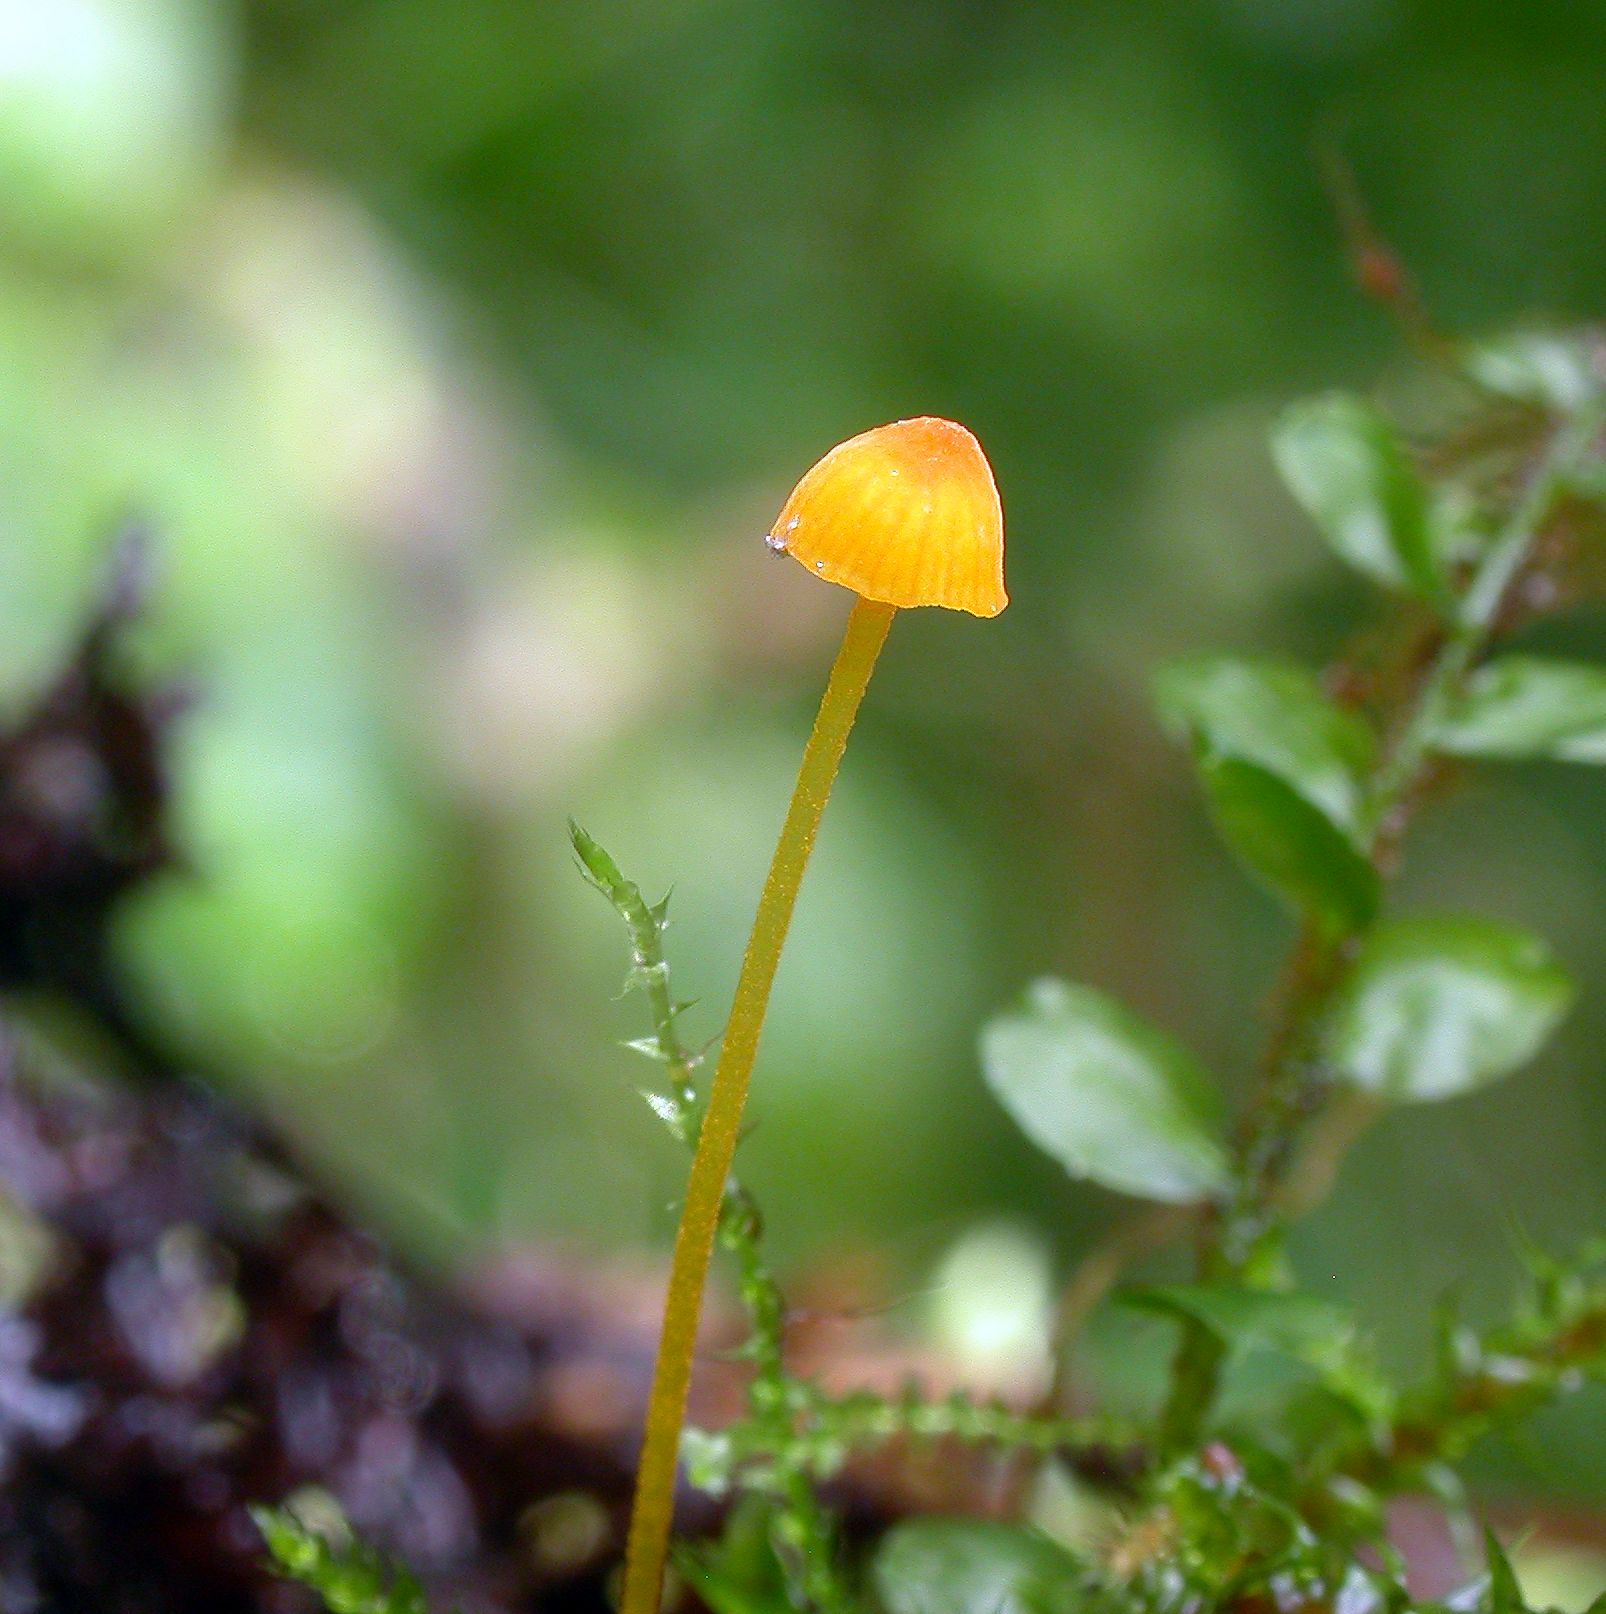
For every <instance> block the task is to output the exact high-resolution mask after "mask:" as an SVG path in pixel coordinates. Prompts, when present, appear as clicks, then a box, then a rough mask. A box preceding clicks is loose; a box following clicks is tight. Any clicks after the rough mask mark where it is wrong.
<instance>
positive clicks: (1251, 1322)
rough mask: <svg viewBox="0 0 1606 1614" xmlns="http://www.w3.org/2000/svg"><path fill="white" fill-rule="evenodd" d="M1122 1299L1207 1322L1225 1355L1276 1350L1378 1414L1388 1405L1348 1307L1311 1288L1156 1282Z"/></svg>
mask: <svg viewBox="0 0 1606 1614" xmlns="http://www.w3.org/2000/svg"><path fill="white" fill-rule="evenodd" d="M1117 1298H1119V1299H1120V1300H1121V1301H1122V1303H1123V1304H1125V1305H1128V1306H1135V1307H1138V1308H1139V1309H1141V1310H1144V1311H1153V1312H1159V1313H1161V1314H1162V1315H1164V1316H1169V1317H1174V1318H1176V1319H1177V1320H1178V1321H1183V1322H1194V1323H1198V1324H1200V1325H1201V1326H1202V1327H1204V1328H1205V1329H1207V1330H1208V1331H1209V1333H1210V1334H1211V1335H1212V1336H1213V1337H1214V1338H1215V1339H1216V1340H1217V1341H1218V1342H1219V1343H1220V1344H1221V1346H1222V1347H1223V1348H1224V1349H1225V1350H1226V1351H1227V1353H1228V1354H1229V1356H1239V1355H1243V1354H1246V1353H1248V1352H1250V1351H1273V1352H1275V1353H1276V1354H1278V1355H1279V1356H1286V1357H1289V1358H1290V1359H1292V1360H1293V1361H1296V1362H1303V1363H1305V1364H1306V1366H1308V1367H1312V1368H1314V1369H1315V1370H1316V1371H1317V1373H1318V1374H1319V1375H1320V1376H1321V1381H1322V1383H1323V1384H1324V1385H1325V1386H1326V1388H1327V1391H1328V1393H1329V1394H1334V1395H1337V1396H1338V1397H1340V1398H1341V1399H1342V1401H1343V1402H1344V1403H1345V1404H1346V1405H1348V1406H1349V1407H1350V1408H1351V1409H1353V1412H1357V1413H1359V1414H1360V1415H1361V1416H1362V1417H1363V1418H1366V1419H1368V1420H1372V1421H1374V1422H1375V1421H1377V1420H1380V1419H1383V1418H1386V1417H1387V1416H1388V1414H1389V1412H1390V1410H1391V1408H1392V1405H1393V1397H1392V1395H1391V1392H1390V1390H1389V1388H1388V1385H1387V1384H1386V1382H1385V1381H1384V1380H1383V1378H1382V1377H1381V1376H1380V1374H1379V1373H1378V1371H1377V1369H1376V1366H1375V1364H1374V1363H1373V1361H1372V1359H1371V1355H1370V1353H1369V1352H1368V1351H1366V1350H1364V1349H1363V1348H1362V1347H1361V1345H1360V1344H1359V1342H1358V1341H1357V1339H1356V1334H1355V1324H1354V1320H1353V1319H1352V1318H1351V1316H1350V1314H1349V1313H1348V1312H1347V1311H1346V1310H1345V1309H1344V1308H1343V1307H1342V1306H1337V1305H1334V1304H1333V1302H1332V1301H1330V1300H1322V1299H1321V1298H1319V1297H1318V1296H1316V1295H1306V1294H1291V1293H1271V1292H1267V1291H1265V1290H1258V1289H1240V1288H1237V1287H1235V1286H1232V1285H1228V1284H1203V1283H1198V1284H1160V1285H1155V1286H1152V1287H1149V1288H1142V1289H1126V1290H1122V1291H1121V1292H1120V1294H1119V1296H1118V1297H1117Z"/></svg>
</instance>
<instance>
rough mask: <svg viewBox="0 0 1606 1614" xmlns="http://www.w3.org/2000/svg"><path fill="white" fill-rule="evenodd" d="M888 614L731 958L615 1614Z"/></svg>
mask: <svg viewBox="0 0 1606 1614" xmlns="http://www.w3.org/2000/svg"><path fill="white" fill-rule="evenodd" d="M896 609H897V608H896V607H895V606H891V605H883V604H881V603H880V602H878V601H873V600H865V599H860V600H859V601H858V602H857V603H856V604H855V605H854V607H853V612H852V614H851V615H850V616H849V618H848V626H847V632H846V633H845V635H844V636H843V640H842V649H841V650H840V651H839V652H838V654H837V658H836V664H835V666H833V667H832V669H831V679H830V682H829V683H828V684H827V685H826V689H825V695H824V697H823V698H822V700H821V701H820V710H819V714H818V716H816V718H815V720H814V730H813V732H812V733H811V734H810V735H809V743H808V746H807V748H806V749H805V750H804V752H803V764H802V766H801V768H799V770H798V776H797V784H796V786H795V787H794V789H793V791H792V802H791V805H790V806H789V807H788V808H787V812H786V822H785V824H784V825H782V828H781V836H780V840H779V842H778V843H777V845H776V847H775V857H774V859H773V861H772V862H771V863H770V872H769V877H768V878H767V879H766V880H765V882H764V891H763V895H762V896H760V898H759V903H758V913H757V914H756V915H755V917H754V920H753V930H752V934H751V935H750V936H749V937H748V942H747V952H746V953H745V955H744V956H743V958H742V970H741V974H740V976H739V977H738V979H737V982H736V997H735V1001H734V1002H733V1003H732V1005H731V1016H730V1020H729V1022H728V1024H727V1025H726V1028H725V1037H724V1041H723V1043H722V1044H721V1046H720V1054H719V1064H718V1066H717V1067H716V1069H715V1071H714V1080H713V1084H712V1086H711V1087H710V1089H709V1094H708V1107H707V1109H706V1111H705V1112H704V1115H703V1120H702V1126H701V1128H700V1129H699V1132H698V1136H697V1152H696V1154H695V1155H694V1156H693V1157H692V1165H691V1176H690V1178H689V1179H688V1181H687V1184H686V1201H685V1205H684V1207H683V1208H682V1210H681V1215H680V1228H679V1230H678V1232H677V1233H676V1235H675V1254H674V1260H673V1263H672V1265H671V1267H670V1272H669V1293H668V1295H667V1297H666V1299H665V1301H664V1323H663V1332H662V1334H661V1335H660V1336H659V1341H658V1360H657V1364H656V1366H655V1367H654V1370H653V1382H652V1396H651V1399H650V1400H649V1402H648V1404H647V1426H646V1433H645V1437H644V1439H643V1442H642V1448H641V1460H640V1464H639V1466H638V1468H637V1471H636V1498H635V1507H634V1511H633V1512H632V1514H631V1519H630V1539H629V1543H628V1546H627V1548H626V1554H625V1580H624V1591H623V1595H622V1597H621V1600H620V1605H619V1608H620V1614H658V1604H659V1599H660V1597H661V1595H662V1588H663V1573H664V1561H665V1559H666V1557H667V1556H668V1552H669V1528H670V1523H671V1520H672V1517H673V1513H674V1502H675V1466H676V1458H677V1455H678V1452H679V1447H680V1427H681V1423H682V1420H683V1419H684V1417H685V1411H686V1392H687V1389H688V1387H689V1385H690V1383H691V1366H692V1355H693V1352H694V1350H695V1348H696V1343H697V1318H698V1313H699V1311H700V1310H701V1305H702V1296H703V1283H704V1280H705V1279H706V1277H707V1275H708V1261H709V1257H710V1255H711V1253H712V1251H713V1244H714V1234H715V1231H716V1229H717V1228H718V1225H719V1214H720V1205H721V1203H722V1201H723V1199H724V1194H725V1179H726V1177H727V1176H728V1175H729V1173H730V1168H731V1161H732V1159H733V1158H734V1157H735V1153H736V1140H737V1135H738V1132H739V1130H740V1127H741V1119H742V1106H743V1103H744V1102H745V1100H746V1098H747V1084H748V1078H749V1077H750V1076H751V1074H752V1070H753V1058H754V1055H755V1054H756V1053H757V1051H758V1039H759V1033H760V1032H761V1031H762V1029H763V1026H764V1013H765V1010H766V1009H767V1008H768V1006H769V998H770V987H771V985H772V984H773V982H774V980H775V970H776V967H777V965H778V964H779V963H780V959H781V948H782V946H783V945H784V943H785V941H786V932H787V928H788V926H789V925H790V924H791V922H792V909H793V907H794V906H795V904H796V902H797V893H798V888H799V886H800V885H801V884H802V881H803V870H804V868H805V867H806V866H807V864H808V860H809V853H810V852H811V851H812V850H813V848H814V837H815V835H816V833H817V832H818V830H819V827H820V816H821V814H822V813H823V812H824V811H825V803H826V800H827V798H828V797H829V796H830V794H831V785H832V783H833V782H834V780H835V779H836V772H837V767H838V764H839V763H840V762H841V760H842V752H843V748H844V747H845V746H846V745H847V740H848V731H849V730H850V729H851V728H852V727H853V719H854V717H855V716H856V715H857V714H858V710H859V702H860V700H861V699H862V698H863V696H864V690H865V685H866V684H868V683H869V681H870V674H871V672H872V671H873V670H874V668H875V663H876V657H877V656H878V655H880V653H881V646H882V644H883V642H884V641H885V639H886V636H887V629H888V627H889V626H890V625H891V623H892V618H893V614H894V612H895V610H896Z"/></svg>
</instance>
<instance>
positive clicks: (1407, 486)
mask: <svg viewBox="0 0 1606 1614" xmlns="http://www.w3.org/2000/svg"><path fill="white" fill-rule="evenodd" d="M1271 451H1272V458H1273V459H1274V460H1275V461H1276V464H1277V469H1278V471H1279V472H1280V473H1281V474H1282V479H1283V481H1284V482H1285V483H1286V484H1287V485H1288V490H1289V492H1291V493H1292V494H1293V495H1294V497H1295V498H1296V499H1297V500H1298V501H1299V503H1300V504H1301V505H1302V506H1303V507H1304V509H1305V511H1306V513H1307V514H1308V515H1309V516H1310V518H1311V519H1312V520H1313V521H1314V522H1315V523H1316V525H1317V526H1318V527H1319V528H1320V529H1321V531H1322V535H1323V536H1324V537H1325V538H1326V539H1327V541H1328V543H1329V544H1331V545H1332V547H1333V549H1334V550H1335V551H1337V553H1338V554H1339V556H1340V557H1341V558H1342V559H1344V560H1345V561H1347V562H1348V563H1349V564H1350V565H1351V566H1353V567H1355V569H1356V570H1357V571H1361V572H1364V573H1366V575H1367V576H1368V577H1371V578H1373V579H1374V580H1375V581H1377V582H1379V583H1382V584H1383V585H1384V586H1385V587H1388V588H1400V589H1409V590H1412V591H1414V592H1415V593H1418V594H1422V595H1426V596H1427V597H1429V598H1434V597H1437V596H1438V595H1439V594H1441V593H1442V592H1443V580H1442V579H1441V577H1440V576H1439V572H1438V568H1437V564H1436V561H1435V556H1434V546H1433V542H1432V539H1431V536H1430V533H1429V523H1428V500H1427V494H1426V490H1425V489H1424V487H1423V483H1422V479H1421V478H1420V477H1419V476H1418V475H1417V473H1416V470H1415V468H1414V467H1413V466H1412V465H1411V463H1410V462H1409V460H1407V458H1406V457H1405V454H1404V452H1403V450H1402V449H1401V447H1400V443H1399V439H1398V437H1397V436H1396V434H1395V431H1394V426H1393V423H1392V422H1391V421H1390V420H1389V418H1388V416H1387V415H1385V414H1384V413H1383V412H1382V410H1380V409H1378V408H1377V407H1376V406H1375V405H1373V404H1369V403H1367V402H1366V401H1365V400H1364V399H1362V398H1357V397H1355V396H1353V395H1352V394H1350V393H1344V392H1333V393H1328V394H1327V395H1326V396H1324V397H1321V398H1312V399H1309V400H1308V401H1306V402H1304V403H1299V404H1295V405H1293V406H1292V407H1291V408H1289V409H1288V410H1286V411H1285V412H1284V414H1283V417H1282V420H1281V421H1280V422H1279V423H1278V425H1277V428H1276V430H1275V431H1274V432H1273V433H1272V444H1271Z"/></svg>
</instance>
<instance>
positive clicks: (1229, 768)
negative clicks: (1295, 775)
mask: <svg viewBox="0 0 1606 1614" xmlns="http://www.w3.org/2000/svg"><path fill="white" fill-rule="evenodd" d="M1199 773H1200V777H1201V779H1202V780H1203V782H1204V788H1205V796H1206V798H1207V800H1208V801H1209V804H1210V813H1211V817H1212V818H1213V819H1214V820H1215V824H1216V828H1217V830H1218V831H1219V832H1220V834H1221V838H1222V839H1223V840H1224V841H1225V842H1226V843H1227V845H1228V846H1229V847H1230V848H1231V849H1232V851H1233V853H1234V854H1235V855H1236V856H1237V857H1238V859H1239V860H1240V861H1241V862H1242V863H1243V864H1244V866H1245V867H1246V868H1248V870H1249V871H1250V873H1252V874H1254V875H1255V876H1257V877H1258V878H1259V879H1260V880H1261V881H1262V882H1263V883H1264V884H1265V885H1266V886H1267V887H1268V888H1269V889H1270V890H1271V891H1272V892H1274V893H1275V894H1276V895H1277V896H1279V897H1281V898H1282V899H1283V900H1284V901H1285V902H1287V903H1288V904H1289V905H1290V906H1291V907H1292V908H1293V909H1294V910H1295V911H1296V912H1297V913H1301V914H1305V915H1307V916H1309V917H1310V918H1312V919H1314V920H1315V921H1316V922H1317V923H1318V924H1320V925H1321V926H1322V927H1323V928H1324V929H1327V930H1330V931H1334V932H1337V933H1340V934H1342V933H1345V932H1348V931H1352V930H1361V929H1364V928H1365V927H1366V926H1367V925H1368V924H1370V923H1371V921H1372V917H1373V915H1374V914H1375V913H1376V912H1377V903H1378V894H1379V882H1378V876H1377V870H1376V869H1374V868H1373V867H1372V865H1371V863H1370V862H1369V861H1368V860H1367V859H1366V858H1365V857H1363V856H1362V854H1361V853H1360V852H1359V851H1358V850H1357V848H1356V846H1355V843H1354V842H1353V841H1352V840H1351V839H1350V838H1349V837H1348V836H1347V835H1345V834H1344V832H1343V831H1342V830H1340V829H1339V828H1338V827H1337V826H1336V825H1335V824H1334V823H1333V821H1332V819H1330V818H1329V817H1328V816H1327V815H1326V813H1324V812H1322V811H1321V810H1320V809H1319V808H1317V807H1313V806H1312V805H1311V804H1310V802H1309V801H1308V800H1306V798H1305V797H1304V796H1302V795H1300V794H1299V793H1298V792H1297V791H1296V790H1295V789H1294V788H1293V787H1292V786H1291V785H1289V784H1288V783H1287V782H1286V781H1285V780H1283V779H1280V778H1279V777H1278V776H1277V775H1276V774H1274V773H1269V772H1267V770H1266V769H1264V768H1262V767H1258V766H1256V765H1255V764H1254V763H1250V762H1240V761H1238V760H1237V759H1236V758H1231V757H1205V758H1203V759H1202V760H1201V762H1200V765H1199Z"/></svg>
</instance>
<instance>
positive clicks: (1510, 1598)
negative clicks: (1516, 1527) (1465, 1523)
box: [1483, 1525, 1528, 1614]
mask: <svg viewBox="0 0 1606 1614" xmlns="http://www.w3.org/2000/svg"><path fill="white" fill-rule="evenodd" d="M1483 1550H1484V1555H1485V1557H1486V1558H1487V1559H1488V1562H1489V1614H1528V1605H1527V1604H1526V1603H1525V1602H1524V1601H1523V1597H1522V1587H1521V1586H1519V1585H1518V1584H1517V1574H1516V1571H1515V1570H1514V1569H1513V1568H1512V1567H1511V1560H1510V1559H1509V1558H1508V1557H1506V1553H1505V1549H1504V1548H1503V1547H1502V1546H1501V1545H1500V1543H1499V1541H1498V1540H1496V1539H1495V1533H1494V1531H1493V1530H1491V1529H1490V1528H1489V1527H1488V1525H1485V1526H1484V1527H1483Z"/></svg>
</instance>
